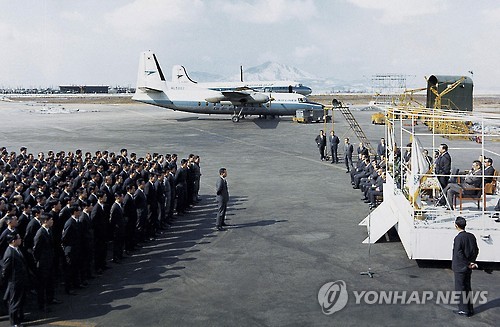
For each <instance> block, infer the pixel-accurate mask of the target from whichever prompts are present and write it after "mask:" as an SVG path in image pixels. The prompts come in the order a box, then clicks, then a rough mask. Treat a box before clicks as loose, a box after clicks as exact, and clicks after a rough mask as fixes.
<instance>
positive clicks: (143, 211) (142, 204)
mask: <svg viewBox="0 0 500 327" xmlns="http://www.w3.org/2000/svg"><path fill="white" fill-rule="evenodd" d="M134 200H135V207H136V208H137V225H136V231H137V240H138V241H139V242H142V241H144V235H145V232H146V231H145V228H146V220H147V219H148V204H147V199H146V195H145V194H144V192H143V191H142V190H141V189H137V191H135V194H134Z"/></svg>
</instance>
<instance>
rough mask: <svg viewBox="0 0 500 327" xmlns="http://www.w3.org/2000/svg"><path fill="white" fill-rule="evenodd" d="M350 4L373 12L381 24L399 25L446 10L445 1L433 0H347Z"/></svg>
mask: <svg viewBox="0 0 500 327" xmlns="http://www.w3.org/2000/svg"><path fill="white" fill-rule="evenodd" d="M348 1H349V2H350V3H352V4H354V5H356V6H358V7H360V8H363V9H368V10H374V11H375V12H374V13H373V15H374V17H378V18H377V20H379V21H380V22H381V23H383V24H400V23H405V22H410V21H411V20H412V18H415V17H419V16H425V15H432V14H437V13H440V12H442V11H444V10H445V9H446V8H447V6H448V5H447V1H445V0H441V1H435V0H419V1H412V0H377V1H373V0H348Z"/></svg>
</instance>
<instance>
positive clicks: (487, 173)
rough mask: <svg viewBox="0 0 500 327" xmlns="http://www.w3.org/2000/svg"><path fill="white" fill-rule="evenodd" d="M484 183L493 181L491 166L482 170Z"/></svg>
mask: <svg viewBox="0 0 500 327" xmlns="http://www.w3.org/2000/svg"><path fill="white" fill-rule="evenodd" d="M483 174H484V183H485V184H487V183H491V181H493V175H494V174H495V168H493V166H488V167H486V168H484V173H483Z"/></svg>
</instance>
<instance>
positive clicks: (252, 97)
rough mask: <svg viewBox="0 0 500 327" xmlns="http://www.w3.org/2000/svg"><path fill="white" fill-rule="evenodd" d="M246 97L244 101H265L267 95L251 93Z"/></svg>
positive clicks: (267, 99)
mask: <svg viewBox="0 0 500 327" xmlns="http://www.w3.org/2000/svg"><path fill="white" fill-rule="evenodd" d="M245 99H246V103H266V102H268V101H269V97H268V96H267V95H265V94H263V93H252V94H250V95H249V96H248V98H245Z"/></svg>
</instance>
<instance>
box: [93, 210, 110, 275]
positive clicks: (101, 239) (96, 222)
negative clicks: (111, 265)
mask: <svg viewBox="0 0 500 327" xmlns="http://www.w3.org/2000/svg"><path fill="white" fill-rule="evenodd" d="M90 220H91V221H92V229H93V230H94V266H95V269H96V271H100V270H102V269H104V267H106V252H107V249H108V246H107V237H108V215H107V214H106V210H105V209H104V208H103V207H102V206H101V204H99V203H97V204H96V205H95V206H94V208H92V212H91V213H90Z"/></svg>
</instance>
